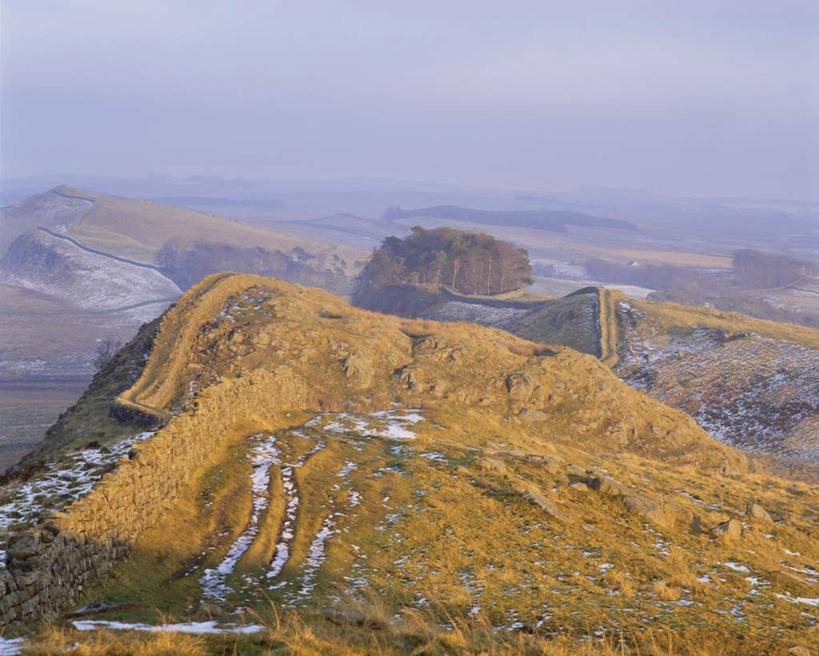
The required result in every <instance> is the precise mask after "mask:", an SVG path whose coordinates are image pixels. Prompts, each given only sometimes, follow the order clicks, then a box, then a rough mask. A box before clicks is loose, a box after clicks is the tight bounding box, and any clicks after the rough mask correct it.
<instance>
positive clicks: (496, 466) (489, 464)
mask: <svg viewBox="0 0 819 656" xmlns="http://www.w3.org/2000/svg"><path fill="white" fill-rule="evenodd" d="M478 464H479V465H480V466H481V469H486V470H488V471H494V472H496V473H498V474H506V473H508V471H509V469H508V468H507V467H506V463H504V462H503V461H502V460H497V459H495V458H481V459H480V460H479V461H478Z"/></svg>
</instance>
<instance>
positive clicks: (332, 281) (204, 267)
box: [157, 239, 347, 291]
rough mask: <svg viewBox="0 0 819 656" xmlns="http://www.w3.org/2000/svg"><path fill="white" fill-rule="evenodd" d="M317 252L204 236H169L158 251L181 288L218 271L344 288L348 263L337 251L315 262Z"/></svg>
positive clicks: (166, 271)
mask: <svg viewBox="0 0 819 656" xmlns="http://www.w3.org/2000/svg"><path fill="white" fill-rule="evenodd" d="M318 261H319V260H318V259H317V257H316V256H315V255H312V254H310V253H308V252H307V251H305V250H304V249H303V248H301V247H296V248H295V249H293V251H292V252H291V253H285V252H284V251H282V250H281V249H275V250H270V249H267V248H264V247H262V246H240V245H236V244H226V243H220V242H209V241H205V240H197V241H183V240H180V239H169V240H168V241H167V242H166V243H165V244H164V245H163V246H162V248H160V249H159V251H158V253H157V264H158V265H159V266H160V267H161V268H162V270H163V272H164V273H165V274H166V275H167V276H168V277H169V278H171V279H172V280H173V281H174V282H175V283H176V284H177V285H179V287H180V288H182V289H189V288H190V287H192V286H193V285H195V284H196V283H197V282H199V281H200V280H202V278H204V277H205V276H209V275H210V274H212V273H218V272H219V271H240V272H242V273H253V274H257V275H263V276H275V277H276V278H282V279H284V280H287V281H289V282H296V283H300V284H306V285H313V286H318V287H322V288H324V289H331V290H336V291H341V290H342V289H345V288H346V283H347V275H346V272H345V266H346V265H345V263H344V261H343V260H341V258H339V257H338V255H333V256H332V257H331V258H327V259H326V261H321V264H320V265H317V264H316V263H317V262H318Z"/></svg>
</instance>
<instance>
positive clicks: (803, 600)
mask: <svg viewBox="0 0 819 656" xmlns="http://www.w3.org/2000/svg"><path fill="white" fill-rule="evenodd" d="M776 596H777V597H779V598H780V599H784V600H785V601H789V602H791V603H792V604H807V605H808V606H816V607H819V597H816V598H811V597H791V596H790V595H789V594H787V595H783V594H779V593H777V595H776Z"/></svg>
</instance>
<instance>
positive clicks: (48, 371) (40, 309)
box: [0, 187, 363, 471]
mask: <svg viewBox="0 0 819 656" xmlns="http://www.w3.org/2000/svg"><path fill="white" fill-rule="evenodd" d="M0 237H1V238H2V240H0V247H2V248H3V250H5V254H4V255H3V256H2V259H0V334H2V342H3V344H2V350H0V385H4V386H9V385H11V386H17V387H19V386H20V385H26V386H28V387H27V388H28V389H32V390H34V387H31V385H32V383H34V382H37V383H38V384H39V383H41V382H45V383H47V384H48V385H50V386H53V385H61V384H63V383H65V384H67V385H70V386H72V393H73V389H74V388H73V386H75V385H76V384H77V383H78V382H84V383H87V381H88V380H89V379H90V377H91V375H92V374H93V372H94V364H93V361H94V357H95V350H96V348H97V347H98V345H99V344H100V343H102V342H103V341H104V340H106V339H112V340H117V341H127V340H128V339H130V338H131V337H133V335H134V334H135V332H136V330H137V329H138V328H139V326H140V325H141V324H142V323H144V322H146V321H150V320H151V319H153V318H155V317H156V316H158V315H159V314H161V313H162V312H163V311H164V310H165V309H166V308H167V307H168V306H169V305H170V304H171V303H172V302H173V301H175V300H176V298H177V297H178V296H179V295H180V294H181V293H182V291H183V290H184V289H187V288H188V287H189V286H190V285H192V284H195V283H196V282H198V281H199V280H200V279H201V278H202V277H203V276H205V275H208V274H210V273H213V272H215V271H221V270H234V271H246V272H252V273H265V274H275V275H277V276H279V277H282V278H286V279H289V280H293V281H297V282H302V283H306V284H312V285H318V286H323V287H327V288H329V289H333V290H335V291H339V292H345V291H349V289H350V287H351V284H352V282H351V276H352V275H353V273H354V272H355V271H356V270H357V267H358V266H359V264H358V262H359V260H360V259H362V258H361V256H362V255H363V254H362V253H360V252H359V251H356V250H355V249H352V248H348V247H343V246H335V245H333V244H330V243H327V242H321V241H317V240H313V239H307V238H302V237H298V236H294V235H290V234H287V233H284V232H279V231H275V230H270V229H267V228H262V227H259V226H253V225H249V224H245V223H241V222H238V221H233V220H229V219H225V218H221V217H217V216H213V215H209V214H204V213H201V212H195V211H192V210H186V209H181V208H178V207H172V206H169V205H163V204H160V203H153V202H148V201H141V200H132V199H126V198H118V197H114V196H106V195H102V194H97V193H93V192H89V191H85V190H79V189H72V188H69V187H56V188H54V189H51V190H49V191H46V192H42V193H39V194H35V195H34V196H31V197H29V198H28V199H26V200H24V201H23V202H21V203H19V204H17V205H13V206H11V207H6V208H3V209H2V210H0ZM33 393H34V394H35V396H34V397H32V398H30V399H27V400H26V405H30V403H31V402H33V401H36V400H39V401H40V402H41V404H42V405H43V408H44V409H45V408H46V407H47V408H48V410H47V415H48V416H49V417H50V420H51V421H53V420H54V419H56V417H57V415H58V414H59V412H61V411H62V410H64V409H65V406H64V405H63V395H61V394H59V393H58V394H57V397H59V400H56V401H54V402H52V400H51V399H50V398H46V397H45V396H40V397H37V396H36V392H33ZM49 394H51V391H49ZM7 410H8V412H11V413H12V414H13V413H16V412H18V409H16V408H8V409H6V408H5V407H3V408H2V409H0V471H2V470H4V469H5V467H6V465H8V464H10V463H11V462H13V461H15V460H16V459H17V458H18V457H19V456H20V455H21V449H25V448H27V445H28V446H30V444H31V443H32V442H34V441H37V440H39V439H41V437H42V433H41V432H40V431H39V430H36V431H33V432H31V433H30V434H28V433H27V432H26V429H25V426H24V425H21V427H20V429H19V430H18V429H14V430H12V429H11V425H12V423H13V422H11V421H7V420H6V419H5V414H4V413H5V412H6V411H7ZM18 423H19V422H18ZM10 443H14V444H16V445H18V446H17V447H15V448H14V449H13V450H12V451H8V450H7V449H6V447H8V446H9V444H10Z"/></svg>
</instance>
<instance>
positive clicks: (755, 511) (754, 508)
mask: <svg viewBox="0 0 819 656" xmlns="http://www.w3.org/2000/svg"><path fill="white" fill-rule="evenodd" d="M745 515H746V516H747V517H751V518H752V519H756V520H759V521H761V522H772V521H773V519H771V516H770V515H769V514H768V511H767V510H765V509H764V508H763V507H762V506H760V505H759V504H758V503H752V504H750V505H749V506H748V510H746V511H745Z"/></svg>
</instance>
